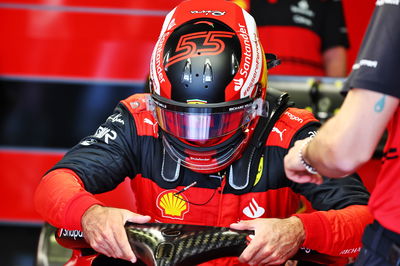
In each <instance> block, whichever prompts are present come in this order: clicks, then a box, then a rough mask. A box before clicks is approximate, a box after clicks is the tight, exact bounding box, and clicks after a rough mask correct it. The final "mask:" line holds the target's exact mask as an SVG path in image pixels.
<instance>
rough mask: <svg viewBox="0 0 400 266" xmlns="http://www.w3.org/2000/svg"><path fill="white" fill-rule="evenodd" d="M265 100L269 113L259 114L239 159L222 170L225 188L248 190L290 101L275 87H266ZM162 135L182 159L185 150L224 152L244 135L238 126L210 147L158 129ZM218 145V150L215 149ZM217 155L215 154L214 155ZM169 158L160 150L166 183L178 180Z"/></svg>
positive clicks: (174, 162) (177, 163)
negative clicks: (233, 131)
mask: <svg viewBox="0 0 400 266" xmlns="http://www.w3.org/2000/svg"><path fill="white" fill-rule="evenodd" d="M267 101H268V104H269V110H270V112H269V116H268V117H260V118H259V121H258V123H257V125H256V127H255V129H254V133H253V135H252V137H251V139H250V141H249V143H248V145H247V147H246V148H245V150H244V151H243V154H242V156H241V157H240V159H239V160H236V161H235V162H234V163H232V164H231V165H230V166H229V167H228V168H227V169H226V170H225V171H226V174H227V178H228V180H227V181H228V182H227V186H226V188H225V191H226V192H235V191H236V192H237V191H240V193H247V192H248V191H250V190H251V188H252V187H253V185H254V182H255V179H256V176H257V172H258V165H259V162H260V159H261V156H262V154H263V151H264V149H265V143H266V140H267V138H268V136H269V133H270V132H271V130H272V128H273V126H274V125H275V123H276V121H277V120H278V119H279V117H280V115H281V114H282V113H283V112H284V111H285V110H286V109H287V108H288V107H289V106H291V105H293V103H291V102H289V95H288V94H287V93H282V92H280V91H278V90H275V89H272V88H269V89H268V94H267ZM160 135H161V138H162V139H163V142H164V144H166V143H165V141H168V143H169V144H171V147H172V148H173V149H174V150H175V152H178V153H179V155H180V157H181V159H183V160H184V159H185V157H186V156H187V153H186V152H185V151H187V150H188V149H189V150H193V151H194V152H210V151H218V152H219V153H223V152H225V153H227V152H229V150H230V149H232V145H238V144H240V142H241V141H242V140H243V138H244V133H243V131H242V130H238V132H236V133H235V134H234V135H233V136H232V137H230V138H229V139H228V140H226V141H225V142H223V143H221V144H218V145H215V146H211V147H194V146H192V145H189V144H186V143H184V142H182V141H180V140H179V139H176V138H174V137H173V136H171V135H169V134H168V133H166V132H163V131H162V130H160ZM216 149H217V150H216ZM216 157H218V156H216ZM181 159H178V160H176V159H172V157H171V155H169V154H168V152H166V151H165V148H164V150H163V162H162V167H161V176H162V178H163V180H164V181H166V182H167V183H171V182H172V183H179V180H178V179H179V176H180V167H181V166H180V164H181V162H180V160H181Z"/></svg>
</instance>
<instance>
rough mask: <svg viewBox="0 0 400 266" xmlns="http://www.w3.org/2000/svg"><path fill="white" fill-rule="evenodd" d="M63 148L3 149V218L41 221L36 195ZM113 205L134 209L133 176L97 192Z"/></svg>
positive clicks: (0, 216) (0, 199)
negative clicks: (111, 188)
mask: <svg viewBox="0 0 400 266" xmlns="http://www.w3.org/2000/svg"><path fill="white" fill-rule="evenodd" d="M63 154H64V153H63V152H49V151H22V150H0V169H1V186H0V202H1V204H0V221H1V220H3V221H14V222H16V221H17V222H39V221H41V218H40V216H39V215H38V214H37V213H36V212H35V210H34V205H33V196H34V192H35V189H36V187H37V185H38V184H39V181H40V178H41V177H42V176H43V174H44V173H45V172H46V171H47V170H49V169H50V168H51V167H52V166H53V165H54V164H55V163H56V162H57V161H59V160H60V159H61V157H62V156H63ZM97 198H99V199H100V200H101V201H103V202H105V203H106V204H107V205H109V206H113V207H119V208H126V209H132V210H133V208H134V197H133V195H132V192H131V189H130V180H126V181H125V182H124V183H122V184H120V185H119V186H118V187H117V188H116V189H115V190H113V191H112V192H108V193H103V194H100V195H98V196H97Z"/></svg>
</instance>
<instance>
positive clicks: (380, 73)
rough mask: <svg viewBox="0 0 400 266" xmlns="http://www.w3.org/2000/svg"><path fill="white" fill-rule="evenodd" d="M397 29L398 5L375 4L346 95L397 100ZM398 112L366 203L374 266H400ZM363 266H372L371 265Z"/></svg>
mask: <svg viewBox="0 0 400 266" xmlns="http://www.w3.org/2000/svg"><path fill="white" fill-rule="evenodd" d="M383 17H384V19H382V18H383ZM377 21H384V22H385V23H377ZM399 25H400V6H399V3H398V2H397V3H396V2H393V1H377V6H376V10H375V11H374V14H373V18H372V20H371V23H370V25H369V28H368V31H367V35H366V37H365V38H364V39H365V40H369V41H364V42H363V44H362V46H361V49H360V52H359V55H358V58H357V60H356V63H355V65H354V66H353V71H352V73H351V75H350V77H349V80H348V82H347V83H346V84H345V88H344V89H345V91H348V90H349V89H351V88H363V89H368V90H371V91H376V92H380V93H383V94H386V95H390V96H393V97H398V98H399V97H400V93H399V88H398V87H399V82H398V77H397V71H398V69H399V67H400V30H399V27H398V26H399ZM372 36H373V38H371V37H372ZM371 40H379V41H380V42H382V43H379V44H377V42H375V43H374V44H370V42H371ZM381 104H384V102H382V103H381ZM376 108H379V106H378V105H377V106H376ZM399 110H400V109H399V107H398V108H397V110H396V112H395V114H394V115H393V117H392V118H391V120H390V122H389V124H388V126H387V131H388V139H387V142H386V146H385V149H384V157H383V164H382V168H381V171H380V173H379V176H378V178H377V182H376V186H375V189H374V191H373V193H372V195H371V200H370V202H369V207H370V210H371V212H372V214H373V215H374V218H375V219H376V222H375V223H374V224H373V225H371V226H369V227H368V228H367V229H366V233H365V235H364V240H363V244H364V250H363V251H364V253H365V254H363V255H365V256H363V259H367V258H368V256H369V252H371V250H372V253H376V259H377V261H375V263H377V265H389V264H390V263H392V265H398V263H400V258H399V257H400V198H399V195H400V194H399V189H400V179H399V176H398V174H399V172H400V162H399V148H400V147H399V145H400V112H399ZM396 254H397V255H396ZM396 257H397V260H396ZM360 263H361V265H363V263H364V262H363V261H362V260H360ZM366 263H367V264H368V265H372V264H371V263H373V261H367V262H366ZM396 263H397V264H396ZM374 265H375V264H374Z"/></svg>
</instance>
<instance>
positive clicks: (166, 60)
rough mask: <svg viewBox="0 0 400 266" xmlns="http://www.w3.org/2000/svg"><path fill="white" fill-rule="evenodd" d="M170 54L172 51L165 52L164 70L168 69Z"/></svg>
mask: <svg viewBox="0 0 400 266" xmlns="http://www.w3.org/2000/svg"><path fill="white" fill-rule="evenodd" d="M169 54H170V51H168V52H167V53H165V55H164V62H163V65H164V66H165V67H164V71H168V64H167V63H168V61H169Z"/></svg>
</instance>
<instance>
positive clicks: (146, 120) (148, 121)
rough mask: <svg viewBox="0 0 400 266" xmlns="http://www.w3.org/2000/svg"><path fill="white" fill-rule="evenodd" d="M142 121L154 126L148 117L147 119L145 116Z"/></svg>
mask: <svg viewBox="0 0 400 266" xmlns="http://www.w3.org/2000/svg"><path fill="white" fill-rule="evenodd" d="M143 122H144V123H146V124H149V125H152V126H154V123H153V121H151V120H150V119H148V118H145V119H144V120H143Z"/></svg>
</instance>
